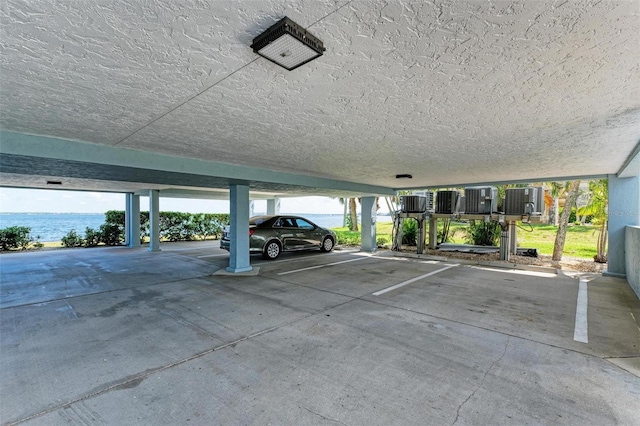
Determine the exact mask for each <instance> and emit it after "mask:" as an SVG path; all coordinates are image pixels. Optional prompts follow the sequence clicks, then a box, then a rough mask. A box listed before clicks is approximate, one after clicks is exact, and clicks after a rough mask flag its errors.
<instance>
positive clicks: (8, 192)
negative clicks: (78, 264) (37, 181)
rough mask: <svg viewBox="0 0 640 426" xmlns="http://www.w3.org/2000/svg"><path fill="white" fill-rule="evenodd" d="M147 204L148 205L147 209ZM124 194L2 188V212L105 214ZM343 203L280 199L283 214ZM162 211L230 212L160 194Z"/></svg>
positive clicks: (339, 208) (327, 210)
mask: <svg viewBox="0 0 640 426" xmlns="http://www.w3.org/2000/svg"><path fill="white" fill-rule="evenodd" d="M148 206H149V199H148V197H140V209H141V210H148ZM145 207H146V208H145ZM124 209H125V195H124V194H113V193H106V192H80V191H64V190H47V189H19V188H0V212H1V213H104V212H106V211H107V210H124ZM343 209H344V207H343V205H342V204H340V202H339V201H338V200H337V199H334V198H328V197H299V198H282V199H280V211H281V212H282V213H307V214H342V213H343ZM160 210H162V211H179V212H185V213H229V202H228V201H224V200H194V199H181V198H162V196H161V197H160ZM254 211H255V212H256V213H263V212H266V211H267V202H266V200H257V201H255V202H254Z"/></svg>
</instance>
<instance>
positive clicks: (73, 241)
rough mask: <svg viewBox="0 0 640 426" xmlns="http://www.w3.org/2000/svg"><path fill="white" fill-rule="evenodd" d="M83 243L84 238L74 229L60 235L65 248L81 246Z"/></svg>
mask: <svg viewBox="0 0 640 426" xmlns="http://www.w3.org/2000/svg"><path fill="white" fill-rule="evenodd" d="M83 244H84V240H83V239H82V237H80V235H78V233H77V232H76V230H75V229H72V230H71V231H69V233H68V234H67V235H65V236H64V237H62V245H63V246H65V247H67V248H73V247H82V245H83Z"/></svg>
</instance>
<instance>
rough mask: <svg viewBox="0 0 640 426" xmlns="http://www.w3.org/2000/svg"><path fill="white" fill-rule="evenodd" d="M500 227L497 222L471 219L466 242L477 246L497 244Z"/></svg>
mask: <svg viewBox="0 0 640 426" xmlns="http://www.w3.org/2000/svg"><path fill="white" fill-rule="evenodd" d="M501 232H502V228H501V227H500V224H499V223H498V222H484V221H479V220H472V221H470V222H469V228H468V230H467V241H466V242H467V243H468V244H475V245H478V246H497V245H498V243H499V241H500V233H501Z"/></svg>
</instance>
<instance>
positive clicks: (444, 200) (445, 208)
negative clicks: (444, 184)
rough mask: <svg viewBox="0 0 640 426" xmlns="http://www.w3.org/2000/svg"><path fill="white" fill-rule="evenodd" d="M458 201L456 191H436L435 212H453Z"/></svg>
mask: <svg viewBox="0 0 640 426" xmlns="http://www.w3.org/2000/svg"><path fill="white" fill-rule="evenodd" d="M457 203H458V191H438V192H436V209H435V210H436V213H439V214H453V213H455V211H456V205H457Z"/></svg>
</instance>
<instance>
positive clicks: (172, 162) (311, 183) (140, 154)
mask: <svg viewBox="0 0 640 426" xmlns="http://www.w3.org/2000/svg"><path fill="white" fill-rule="evenodd" d="M29 158H33V159H37V158H40V159H51V160H56V161H59V162H63V164H65V165H68V167H66V169H68V170H67V171H66V172H67V174H68V175H71V176H69V177H84V178H93V179H96V173H95V172H96V171H100V170H104V171H105V172H107V171H109V170H114V171H115V170H117V173H112V174H110V175H109V179H110V180H115V181H118V180H122V181H125V180H126V179H124V178H119V176H120V175H122V174H127V175H128V178H127V179H129V180H130V181H137V180H133V179H140V180H141V181H142V182H143V183H156V182H161V181H162V179H163V176H162V175H163V174H174V175H178V176H182V177H183V178H184V177H186V176H192V177H194V179H195V180H197V181H202V180H204V181H205V182H206V180H207V179H208V180H209V181H210V182H211V183H210V184H209V186H210V187H219V188H228V186H229V185H231V184H243V185H250V187H251V188H252V189H253V188H257V189H260V188H261V187H264V189H265V190H268V189H269V188H278V187H280V188H281V189H282V190H283V192H286V191H285V189H286V188H287V187H291V188H293V189H295V188H303V187H306V188H322V189H329V190H335V191H343V192H351V193H356V194H367V195H395V191H394V190H393V189H391V188H386V187H381V186H374V185H367V184H360V183H355V182H346V181H339V180H333V179H326V178H318V177H313V176H305V175H298V174H294V173H286V172H277V171H274V170H267V169H260V168H255V167H247V166H239V165H232V164H226V163H218V162H212V161H204V160H199V159H194V158H183V157H176V156H171V155H164V154H158V153H151V152H145V151H137V150H132V149H125V148H114V147H110V146H104V145H96V144H90V143H86V142H77V141H69V140H64V139H59V138H52V137H46V136H37V135H27V134H23V133H14V132H7V131H0V161H2V163H0V164H1V165H2V166H3V167H2V170H3V172H12V173H24V174H29V173H30V171H29V170H28V168H26V167H23V168H22V170H11V160H14V161H19V160H20V159H29ZM64 162H67V163H64ZM80 164H89V165H91V166H92V167H93V168H94V170H93V173H87V174H86V175H81V171H80V170H78V167H76V168H75V169H74V167H73V165H80ZM100 166H102V167H100ZM34 173H35V171H31V174H34ZM154 173H155V175H154ZM149 176H151V177H149ZM167 176H168V175H167ZM196 178H197V179H196ZM144 179H146V180H151V182H146V181H144ZM261 184H262V185H261ZM194 186H198V185H194ZM202 186H206V185H202Z"/></svg>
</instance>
